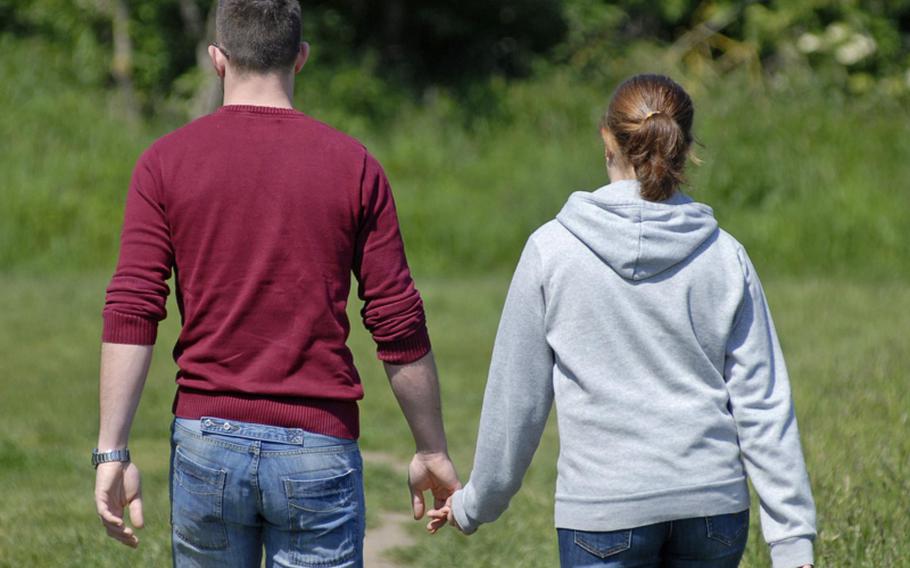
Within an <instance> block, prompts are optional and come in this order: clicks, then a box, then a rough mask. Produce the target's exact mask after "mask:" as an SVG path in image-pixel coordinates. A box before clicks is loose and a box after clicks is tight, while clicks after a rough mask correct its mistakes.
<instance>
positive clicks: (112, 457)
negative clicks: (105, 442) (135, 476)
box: [92, 448, 130, 469]
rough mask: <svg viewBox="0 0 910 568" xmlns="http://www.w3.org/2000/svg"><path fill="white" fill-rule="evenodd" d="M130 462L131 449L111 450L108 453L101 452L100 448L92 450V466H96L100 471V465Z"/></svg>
mask: <svg viewBox="0 0 910 568" xmlns="http://www.w3.org/2000/svg"><path fill="white" fill-rule="evenodd" d="M129 461H130V450H129V448H123V449H122V450H109V451H107V452H99V451H98V448H95V449H94V450H92V465H93V466H95V469H98V464H99V463H107V462H122V463H129Z"/></svg>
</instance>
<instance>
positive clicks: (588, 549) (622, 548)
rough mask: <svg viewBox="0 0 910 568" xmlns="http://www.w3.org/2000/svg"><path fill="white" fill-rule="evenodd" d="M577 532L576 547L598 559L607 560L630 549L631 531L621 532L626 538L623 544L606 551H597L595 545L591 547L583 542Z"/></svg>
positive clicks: (582, 538)
mask: <svg viewBox="0 0 910 568" xmlns="http://www.w3.org/2000/svg"><path fill="white" fill-rule="evenodd" d="M579 532H580V531H575V544H576V545H577V546H578V547H580V548H582V549H583V550H585V551H586V552H589V553H591V554H593V555H594V556H597V557H598V558H608V557H610V556H613V555H615V554H619V553H620V552H623V551H626V550H629V549H630V548H632V531H631V530H627V531H623V532H624V533H625V537H626V541H625V542H621V543H618V544H615V545H613V546H611V547H610V548H608V549H606V550H599V549H598V548H597V547H596V546H595V545H593V544H591V543H589V542H586V541H585V540H584V537H583V536H579Z"/></svg>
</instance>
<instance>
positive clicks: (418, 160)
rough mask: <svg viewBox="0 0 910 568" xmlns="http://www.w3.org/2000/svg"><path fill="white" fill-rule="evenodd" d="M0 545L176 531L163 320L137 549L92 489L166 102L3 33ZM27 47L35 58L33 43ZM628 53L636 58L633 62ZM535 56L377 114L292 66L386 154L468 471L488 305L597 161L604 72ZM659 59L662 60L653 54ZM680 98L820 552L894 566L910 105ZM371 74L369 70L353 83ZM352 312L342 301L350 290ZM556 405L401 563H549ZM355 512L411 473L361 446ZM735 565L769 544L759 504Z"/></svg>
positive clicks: (791, 97) (80, 551)
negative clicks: (126, 234) (465, 516)
mask: <svg viewBox="0 0 910 568" xmlns="http://www.w3.org/2000/svg"><path fill="white" fill-rule="evenodd" d="M0 50H2V51H3V52H4V54H5V55H7V57H4V58H3V59H2V60H0V71H2V75H3V76H4V77H16V78H17V79H18V80H16V81H3V82H0V105H2V106H3V107H4V108H7V109H15V112H4V113H2V114H0V140H2V141H3V148H2V151H0V173H2V180H3V181H2V184H0V202H2V203H3V205H2V207H0V323H2V324H0V362H2V369H3V374H4V378H3V379H2V380H0V486H2V487H3V488H4V489H5V492H4V495H3V498H2V499H0V566H10V567H13V566H16V567H18V566H26V565H34V566H51V565H53V566H74V567H75V566H79V567H81V566H101V567H104V566H126V565H130V566H163V565H168V564H169V562H170V560H169V554H170V545H169V529H168V506H167V457H168V456H167V453H168V440H167V435H168V427H169V424H170V405H171V399H172V396H173V388H174V386H173V376H174V371H175V369H174V365H173V362H172V361H171V359H170V348H171V346H172V345H173V342H174V339H175V337H176V333H177V328H178V318H177V309H176V306H175V305H174V304H173V299H171V304H170V307H169V312H170V314H171V316H170V317H169V319H168V320H166V321H165V322H164V323H163V324H162V332H161V334H160V336H159V343H158V346H157V348H156V355H155V360H154V363H153V368H152V371H151V373H150V376H149V380H148V383H147V386H146V391H145V395H144V397H143V401H142V405H141V407H140V409H139V414H138V416H137V418H136V422H135V426H134V429H133V435H132V441H131V446H132V449H133V452H134V459H135V461H136V462H137V463H138V464H139V465H140V468H141V470H142V472H143V475H144V490H145V501H146V520H147V528H146V529H145V530H144V531H143V532H142V534H141V538H142V545H141V547H140V549H139V550H138V551H131V550H128V549H126V548H124V547H122V546H120V545H118V544H117V543H115V542H113V541H110V539H108V538H107V537H106V536H105V534H104V531H103V530H102V529H101V527H100V524H99V522H98V520H97V518H96V516H95V514H94V507H93V503H92V486H93V480H94V476H93V471H92V469H91V466H90V465H89V463H88V457H87V456H88V452H89V451H90V449H91V447H92V446H93V444H94V442H95V437H96V432H97V431H96V428H97V401H96V398H97V370H98V369H97V366H98V348H99V337H100V325H101V319H100V311H101V307H102V305H103V291H104V287H105V285H106V283H107V279H108V278H109V277H110V273H111V270H112V269H113V265H114V262H115V255H116V250H117V234H118V230H119V225H120V215H121V208H122V204H123V196H124V191H125V187H126V184H127V181H128V179H129V174H130V170H131V168H132V164H133V162H134V160H135V158H136V156H137V155H138V154H139V152H140V151H141V150H142V148H144V146H146V145H147V144H148V143H149V142H151V140H153V139H154V138H155V137H156V136H158V135H160V134H162V133H164V132H166V131H167V130H168V129H170V128H173V127H175V126H177V125H179V123H180V121H181V119H180V117H177V116H157V117H155V118H154V120H151V121H148V122H140V123H127V122H124V121H123V120H122V119H120V118H118V115H117V112H116V108H113V106H112V101H111V99H110V97H109V94H108V93H107V92H105V91H104V90H101V89H97V88H94V87H90V86H86V85H85V84H82V83H80V78H79V76H78V69H75V70H74V69H68V68H67V64H66V62H67V59H66V56H65V54H62V53H59V52H56V51H54V50H51V49H50V48H47V47H46V46H43V45H42V44H39V43H29V42H28V41H25V40H21V41H20V40H17V41H16V42H13V41H9V40H8V39H7V38H5V37H4V36H0ZM37 59H40V60H41V61H43V62H44V64H43V65H35V64H34V61H35V60H37ZM639 63H640V61H639ZM631 68H635V69H639V68H641V67H640V66H638V64H636V63H635V62H633V63H632V64H630V66H627V67H623V68H620V69H614V70H611V71H610V76H609V77H607V78H605V79H603V80H602V81H600V82H586V81H583V80H581V79H579V78H578V77H577V76H574V75H573V74H572V73H571V72H569V71H563V70H559V69H545V70H542V71H541V72H540V73H538V74H536V75H535V76H534V77H533V78H531V79H528V80H525V81H514V82H509V83H506V82H497V81H495V80H494V81H492V82H491V83H490V85H488V86H487V87H486V90H484V91H483V94H482V96H480V97H479V98H478V99H476V100H474V101H473V103H472V102H471V100H470V99H465V98H459V97H456V96H453V95H450V94H448V93H446V92H445V91H436V92H432V93H430V94H429V95H428V96H427V97H425V98H424V99H422V100H419V101H418V100H413V101H410V102H405V103H402V104H401V105H400V108H398V107H396V108H393V109H386V110H385V111H384V112H383V113H381V116H379V117H378V118H375V117H374V118H369V117H366V118H365V117H364V115H363V114H360V113H357V112H354V111H352V110H351V109H350V108H347V109H345V108H342V109H340V110H339V108H338V106H337V105H336V100H335V99H336V98H337V97H343V96H350V93H351V92H352V91H354V90H357V88H359V87H364V88H365V89H366V95H363V96H374V95H378V93H377V92H376V90H377V89H380V88H381V85H379V86H377V84H375V83H369V82H368V83H366V84H365V85H361V84H360V83H358V80H359V79H360V77H359V75H358V74H357V72H356V70H353V71H351V72H349V73H339V74H336V75H331V76H329V75H327V74H322V75H314V76H313V77H314V78H310V79H308V78H307V75H306V74H305V75H304V76H303V78H302V83H301V88H300V90H299V93H298V98H297V102H298V106H299V108H301V109H303V110H305V111H307V112H309V113H311V114H313V115H314V116H316V117H317V118H322V119H325V120H327V121H329V122H331V123H332V124H335V125H337V126H339V127H340V128H342V129H344V130H346V131H348V132H351V133H352V134H354V135H356V136H357V137H358V138H360V139H361V140H363V141H364V142H365V143H366V144H367V146H368V147H369V148H370V149H371V150H372V152H373V153H374V154H375V155H376V156H377V157H378V158H379V159H380V161H381V162H382V163H383V164H384V165H385V167H386V169H387V171H388V173H389V176H390V179H391V180H392V183H393V186H394V188H395V192H396V198H397V202H398V209H399V213H400V217H401V222H402V228H403V232H404V235H405V239H406V242H407V248H408V254H409V258H410V260H411V264H412V267H413V269H414V272H415V275H416V278H417V281H418V286H419V288H420V289H421V291H422V292H423V294H424V297H425V300H426V305H427V311H428V318H429V323H430V327H431V334H432V337H433V343H434V349H435V352H436V354H437V359H438V363H439V367H440V371H441V380H442V388H443V397H444V407H445V416H446V424H447V428H448V431H449V437H450V449H451V453H452V455H453V457H454V459H455V460H456V464H457V465H458V467H459V470H460V473H461V474H462V477H463V478H464V479H466V478H467V477H468V474H469V472H470V462H471V459H472V455H473V447H474V439H475V436H476V428H477V420H478V416H479V410H480V405H481V399H482V393H483V385H484V381H485V375H486V366H487V363H488V358H489V353H490V350H491V347H492V341H493V335H494V333H495V329H496V324H497V321H498V316H499V310H500V308H501V304H502V301H503V298H504V295H505V291H506V287H507V284H508V280H509V271H510V270H511V268H512V266H513V265H514V262H515V261H516V259H517V256H518V254H519V251H520V249H521V246H522V244H523V242H524V239H525V238H526V236H527V235H528V234H529V233H530V232H531V230H533V229H534V228H535V227H536V226H538V225H539V224H541V223H543V222H544V221H546V220H548V219H550V218H552V216H553V215H554V214H555V213H556V212H557V211H558V210H559V208H560V207H561V205H562V203H563V202H564V200H565V198H566V197H567V196H568V194H569V193H570V192H571V191H574V190H580V189H593V188H596V187H597V186H599V185H601V184H603V183H605V181H606V180H605V175H604V172H603V164H602V155H601V148H600V147H599V146H598V137H597V129H596V125H597V120H598V118H599V114H600V112H602V110H603V105H604V104H605V103H606V100H607V98H608V96H609V90H608V86H609V85H611V84H613V83H614V82H615V79H616V78H617V77H619V76H622V75H623V74H626V73H627V72H628V71H629V70H630V69H631ZM668 70H669V71H674V70H673V69H668ZM681 80H682V81H683V82H684V83H685V84H686V86H687V88H689V89H690V90H691V92H692V94H693V97H694V99H695V102H696V107H697V109H698V110H697V117H696V135H697V137H698V138H699V140H700V142H701V144H702V145H701V146H699V147H698V148H697V152H698V153H699V155H700V157H701V159H702V160H703V162H704V163H703V165H702V166H700V167H697V168H693V169H692V175H691V178H692V179H691V181H692V184H691V191H692V193H693V194H694V195H695V197H696V198H697V199H699V200H701V201H704V202H706V203H708V204H710V205H712V206H713V207H714V209H715V211H716V213H717V216H718V218H719V220H720V222H721V224H722V225H723V226H724V227H725V228H727V229H728V230H730V231H731V232H732V233H733V234H734V235H735V236H737V237H738V238H739V239H740V240H741V241H742V242H743V243H744V244H745V245H746V247H747V248H748V250H749V251H750V254H751V256H752V258H753V260H754V262H755V264H756V266H757V267H758V270H759V273H760V274H762V275H763V279H764V281H765V286H766V289H767V292H768V296H769V300H770V303H771V307H772V310H773V314H774V316H775V319H776V323H777V325H778V330H779V333H780V336H781V340H782V343H783V347H784V350H785V354H786V356H787V361H788V364H789V369H790V374H791V379H792V383H793V392H794V398H795V401H796V407H797V413H798V417H799V424H800V429H801V432H802V440H803V445H804V449H805V453H806V459H807V463H808V467H809V473H810V477H811V479H812V482H813V488H814V491H815V497H816V502H817V506H818V512H819V527H820V533H819V540H818V542H817V554H818V565H819V566H848V567H853V566H856V567H864V566H870V567H871V566H876V567H880V566H885V567H901V566H910V539H908V538H907V535H910V514H908V511H910V436H908V432H910V424H908V422H910V410H908V409H910V388H908V387H910V382H908V381H910V379H908V377H910V344H908V342H907V339H906V338H907V332H908V323H907V321H908V320H907V314H908V313H910V286H908V285H907V278H908V276H910V255H908V254H907V248H906V246H907V242H908V240H910V229H908V228H910V191H908V189H907V188H908V187H910V137H908V136H907V135H906V124H908V119H910V111H908V108H907V107H906V105H902V104H901V103H900V101H897V100H892V99H887V98H880V97H877V96H875V95H874V94H873V95H868V96H864V97H858V98H857V97H851V96H848V95H845V94H843V93H840V92H833V91H830V90H827V89H825V88H823V87H822V86H819V85H816V84H814V83H812V82H811V81H809V80H801V79H800V77H798V76H794V77H792V78H791V80H790V82H789V83H786V84H777V85H769V84H764V83H758V84H756V83H754V82H753V81H751V80H749V78H748V77H743V76H738V75H736V74H733V75H731V76H728V77H726V78H723V79H722V80H721V79H718V80H716V81H710V82H703V81H698V80H695V79H690V78H688V77H686V76H681ZM370 89H372V90H370ZM350 309H351V319H352V321H353V322H357V321H358V318H357V315H356V312H357V310H358V309H359V306H358V305H356V303H354V304H352V305H351V306H350ZM354 327H355V330H354V333H353V336H352V339H351V343H352V346H353V349H354V351H355V355H356V360H357V363H358V366H359V368H360V369H361V371H362V374H363V377H364V381H365V387H366V399H365V401H364V403H363V406H362V409H363V412H362V419H363V424H364V428H363V431H364V434H363V438H362V440H361V444H362V447H363V448H364V449H365V450H371V451H382V452H386V453H390V454H392V455H394V456H397V457H399V458H400V460H401V461H402V463H404V462H405V461H406V460H407V459H408V457H409V455H410V453H411V450H412V448H411V442H410V435H409V433H408V431H407V428H406V425H405V423H404V420H403V419H402V418H401V416H400V413H399V411H398V410H397V407H396V404H395V401H394V399H393V397H392V395H391V393H390V392H389V389H388V387H387V385H386V381H385V379H384V377H383V374H382V371H381V367H380V365H379V363H378V362H377V361H376V360H375V356H374V354H373V348H372V345H371V344H370V341H369V339H368V338H367V337H366V335H365V334H364V333H363V332H362V330H360V328H359V327H358V326H357V325H355V326H354ZM557 446H558V444H557V436H556V431H555V425H553V424H551V426H550V427H549V428H548V430H547V432H546V435H545V437H544V440H543V442H542V445H541V448H540V450H539V452H538V454H537V456H536V458H535V461H534V464H533V465H532V468H531V470H530V471H529V473H528V475H527V478H526V480H525V486H524V488H523V490H522V492H521V493H520V494H519V495H518V497H516V499H515V500H514V502H513V505H512V507H511V508H510V509H509V511H508V512H507V513H506V514H505V515H504V516H503V518H502V519H501V520H500V521H499V522H497V523H496V524H493V525H490V526H485V527H483V528H482V529H481V530H480V532H479V533H478V534H477V535H475V536H472V537H470V538H465V537H462V536H460V535H458V534H455V533H454V532H453V531H451V530H446V531H443V533H441V534H440V535H437V536H436V537H433V538H431V537H429V536H424V535H422V534H421V533H422V528H421V526H422V525H421V524H420V523H414V525H413V526H412V527H411V528H410V530H412V531H413V532H414V534H415V537H416V539H417V545H416V546H414V547H409V548H404V549H401V550H397V551H395V553H394V554H395V558H396V559H397V560H398V561H400V562H401V563H402V564H403V565H409V566H427V565H436V566H451V565H464V566H477V567H485V566H490V567H510V566H541V567H543V566H553V565H555V562H556V544H555V532H554V530H553V528H552V505H553V497H552V494H553V486H554V481H555V459H556V453H557V451H558V447H557ZM367 493H368V497H367V499H368V507H369V513H368V522H369V523H370V524H371V525H375V520H376V513H377V512H378V511H399V512H403V511H406V510H407V507H408V495H407V491H406V486H405V483H404V480H403V479H401V476H400V475H399V474H398V473H396V472H395V471H393V470H391V469H389V468H387V467H385V466H382V465H368V466H367ZM752 522H753V526H752V530H751V533H750V543H749V548H748V551H747V555H746V559H745V561H744V563H743V566H746V567H753V568H754V567H761V566H767V565H769V561H768V557H767V553H766V547H765V545H764V543H763V542H762V538H761V534H760V532H759V527H758V515H757V505H756V506H755V507H753V512H752Z"/></svg>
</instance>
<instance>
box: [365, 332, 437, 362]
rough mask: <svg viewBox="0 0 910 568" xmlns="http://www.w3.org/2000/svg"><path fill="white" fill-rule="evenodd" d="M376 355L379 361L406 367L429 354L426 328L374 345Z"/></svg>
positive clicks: (428, 339)
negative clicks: (401, 337)
mask: <svg viewBox="0 0 910 568" xmlns="http://www.w3.org/2000/svg"><path fill="white" fill-rule="evenodd" d="M376 346H377V348H376V355H377V356H378V357H379V360H380V361H384V362H386V363H391V364H392V365H407V364H408V363H413V362H414V361H416V360H418V359H420V358H421V357H423V356H424V355H426V354H427V353H429V352H430V335H429V333H428V332H427V328H426V326H422V327H421V328H420V329H419V330H418V331H417V332H415V333H413V334H411V335H409V336H407V337H405V338H403V339H397V340H395V341H383V342H381V343H380V342H377V344H376Z"/></svg>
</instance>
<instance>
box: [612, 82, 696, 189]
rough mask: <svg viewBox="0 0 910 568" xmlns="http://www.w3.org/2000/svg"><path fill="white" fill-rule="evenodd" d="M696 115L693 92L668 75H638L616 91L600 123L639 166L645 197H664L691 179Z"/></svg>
mask: <svg viewBox="0 0 910 568" xmlns="http://www.w3.org/2000/svg"><path fill="white" fill-rule="evenodd" d="M694 116H695V109H694V107H693V106H692V99H691V98H689V95H688V93H686V91H685V90H684V89H683V88H682V87H681V86H679V84H677V83H676V82H675V81H673V80H672V79H670V78H669V77H665V76H663V75H636V76H634V77H632V78H631V79H628V80H626V81H625V82H623V83H622V84H621V85H620V86H619V87H618V88H617V89H616V92H615V93H614V94H613V98H612V100H611V101H610V106H609V108H608V109H607V112H606V114H604V116H603V119H601V123H600V125H601V127H602V128H606V129H607V130H609V131H610V133H612V134H613V136H614V137H615V138H616V141H617V142H618V143H619V149H620V151H621V152H622V154H623V156H624V157H625V158H626V159H627V160H628V161H629V162H630V164H631V165H632V167H633V168H635V174H636V177H638V181H639V182H640V183H641V195H642V197H644V198H645V199H647V200H649V201H664V200H666V199H668V198H669V197H670V196H672V195H673V193H674V192H675V191H676V188H677V187H678V186H680V185H681V184H683V183H685V181H686V179H685V175H684V170H685V166H686V158H687V157H688V155H689V148H690V146H691V144H692V121H693V118H694Z"/></svg>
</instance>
